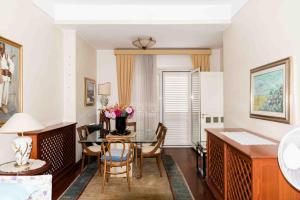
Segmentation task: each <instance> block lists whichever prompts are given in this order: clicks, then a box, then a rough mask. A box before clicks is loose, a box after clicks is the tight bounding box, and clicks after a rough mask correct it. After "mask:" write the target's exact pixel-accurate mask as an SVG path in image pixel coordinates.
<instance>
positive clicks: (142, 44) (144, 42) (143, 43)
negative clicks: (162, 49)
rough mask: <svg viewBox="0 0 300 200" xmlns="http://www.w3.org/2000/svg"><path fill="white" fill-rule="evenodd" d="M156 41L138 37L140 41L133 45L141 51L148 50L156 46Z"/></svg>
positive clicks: (137, 40)
mask: <svg viewBox="0 0 300 200" xmlns="http://www.w3.org/2000/svg"><path fill="white" fill-rule="evenodd" d="M155 43H156V40H154V39H153V38H152V37H138V39H136V40H134V41H133V42H132V44H133V45H134V46H136V47H137V48H139V49H148V48H150V47H152V46H153V45H155Z"/></svg>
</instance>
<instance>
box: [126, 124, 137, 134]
mask: <svg viewBox="0 0 300 200" xmlns="http://www.w3.org/2000/svg"><path fill="white" fill-rule="evenodd" d="M126 126H127V127H132V128H133V131H134V132H136V122H126Z"/></svg>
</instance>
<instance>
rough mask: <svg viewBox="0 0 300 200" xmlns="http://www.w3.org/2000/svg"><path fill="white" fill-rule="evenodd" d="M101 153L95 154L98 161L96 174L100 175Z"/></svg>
mask: <svg viewBox="0 0 300 200" xmlns="http://www.w3.org/2000/svg"><path fill="white" fill-rule="evenodd" d="M100 159H101V155H98V156H97V160H98V161H97V162H98V175H99V176H101V160H100Z"/></svg>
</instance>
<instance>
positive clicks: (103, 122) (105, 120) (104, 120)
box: [99, 110, 111, 131]
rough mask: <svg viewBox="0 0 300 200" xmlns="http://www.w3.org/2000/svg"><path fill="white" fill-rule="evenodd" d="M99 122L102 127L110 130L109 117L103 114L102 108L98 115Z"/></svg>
mask: <svg viewBox="0 0 300 200" xmlns="http://www.w3.org/2000/svg"><path fill="white" fill-rule="evenodd" d="M99 124H101V125H102V129H104V130H107V131H110V130H111V127H110V119H109V118H107V117H106V116H105V113H104V110H101V111H100V116H99Z"/></svg>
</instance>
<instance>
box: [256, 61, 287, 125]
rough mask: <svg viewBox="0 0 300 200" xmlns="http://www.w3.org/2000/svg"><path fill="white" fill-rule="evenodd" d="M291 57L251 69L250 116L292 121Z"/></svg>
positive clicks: (283, 121)
mask: <svg viewBox="0 0 300 200" xmlns="http://www.w3.org/2000/svg"><path fill="white" fill-rule="evenodd" d="M290 62H291V59H290V58H286V59H283V60H279V61H276V62H273V63H270V64H267V65H264V66H261V67H258V68H255V69H252V70H251V75H250V79H251V84H250V85H251V86H250V87H251V88H250V89H251V92H250V93H251V105H250V117H252V118H258V119H264V120H271V121H277V122H282V123H290V117H289V115H290V110H289V109H290V108H289V106H290V102H289V91H290Z"/></svg>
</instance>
